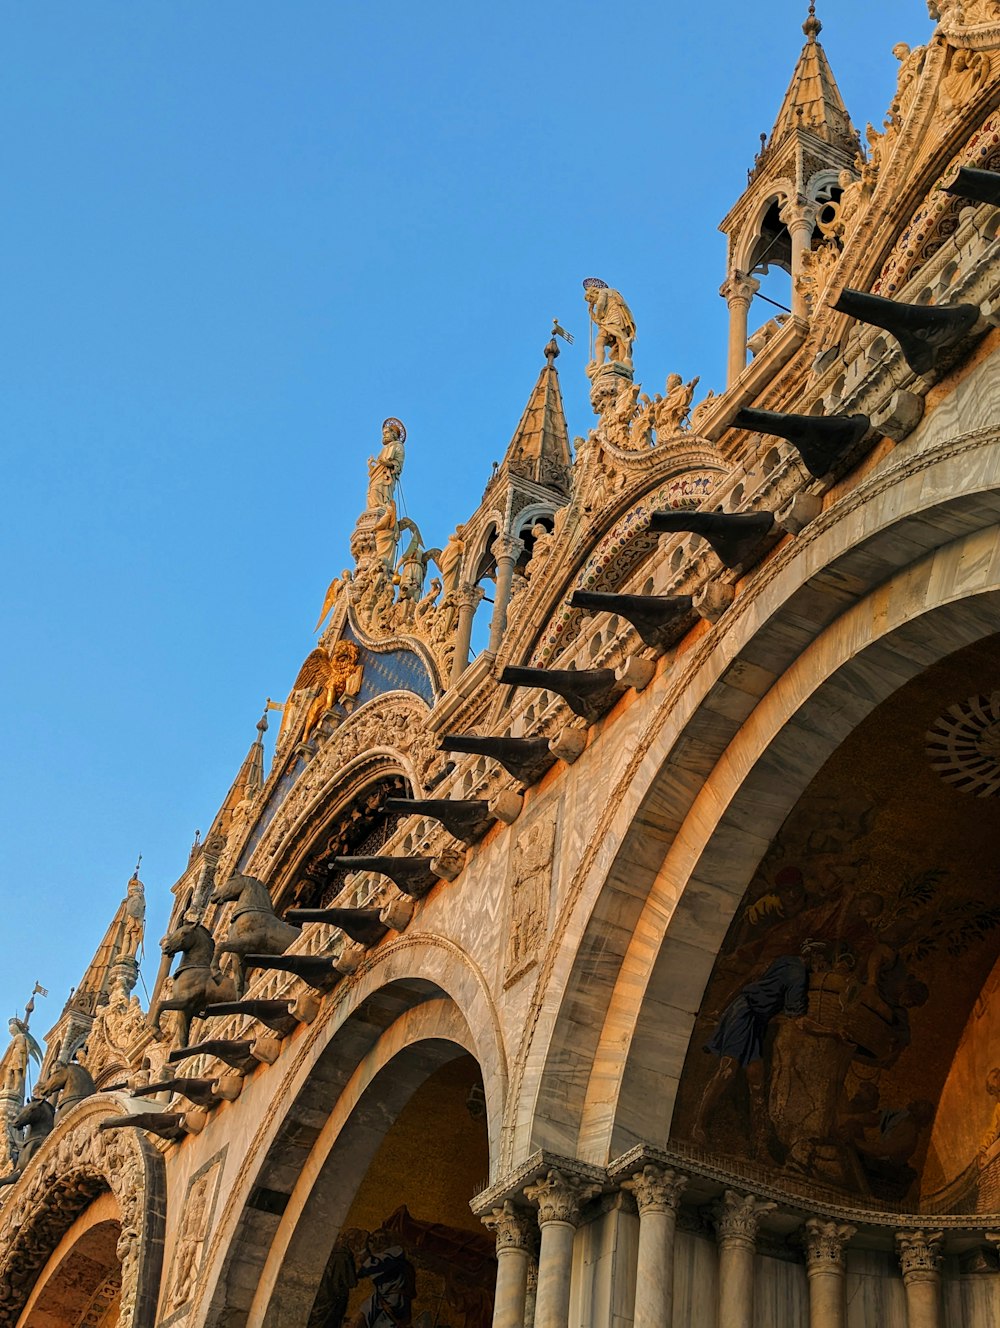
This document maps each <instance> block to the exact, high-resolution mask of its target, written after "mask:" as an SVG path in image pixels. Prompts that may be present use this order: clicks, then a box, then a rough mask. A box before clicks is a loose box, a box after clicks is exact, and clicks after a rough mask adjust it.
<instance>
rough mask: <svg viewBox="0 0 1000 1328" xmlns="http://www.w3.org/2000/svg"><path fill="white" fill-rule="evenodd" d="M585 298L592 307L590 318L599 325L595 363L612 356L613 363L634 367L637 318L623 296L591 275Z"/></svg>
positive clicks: (587, 282)
mask: <svg viewBox="0 0 1000 1328" xmlns="http://www.w3.org/2000/svg"><path fill="white" fill-rule="evenodd" d="M583 289H584V292H585V296H584V298H585V299H586V301H587V304H588V305H589V307H590V318H591V321H592V322H593V323H594V325H595V326H596V328H597V339H596V340H595V342H594V361H593V362H594V364H596V365H597V366H598V367H600V366H601V365H602V364H604V362H605V358H606V357H609V358H610V359H611V360H612V362H617V363H619V364H623V365H625V366H626V368H629V369H631V367H632V343H633V341H635V319H634V318H633V317H632V310H631V309H630V308H629V307H628V305H627V304H626V303H625V301H624V300H623V299H622V297H621V295H619V293H618V292H617V291H616V290H612V289H611V287H610V286H609V285H608V284H607V282H604V281H601V280H600V278H598V277H588V278H587V279H586V281H585V282H584V283H583Z"/></svg>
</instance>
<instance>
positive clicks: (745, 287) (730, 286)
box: [719, 268, 760, 307]
mask: <svg viewBox="0 0 1000 1328" xmlns="http://www.w3.org/2000/svg"><path fill="white" fill-rule="evenodd" d="M759 290H760V282H759V281H758V280H757V278H756V277H751V276H750V274H749V273H748V272H740V271H738V270H737V269H735V268H734V270H733V271H732V272H730V274H729V276H728V277H727V279H726V280H725V281H724V282H723V283H722V286H721V287H720V289H719V294H720V295H721V296H722V298H723V299H724V300H725V301H726V302H727V303H728V304H729V306H730V307H732V306H733V305H734V304H745V305H747V306H748V307H749V305H750V301H751V300H752V299H753V297H754V296H755V295H756V294H757V292H758V291H759Z"/></svg>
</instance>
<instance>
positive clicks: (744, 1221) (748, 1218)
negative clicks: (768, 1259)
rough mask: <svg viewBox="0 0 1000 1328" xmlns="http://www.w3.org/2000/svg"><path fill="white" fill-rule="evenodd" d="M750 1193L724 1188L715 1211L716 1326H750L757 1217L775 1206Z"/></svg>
mask: <svg viewBox="0 0 1000 1328" xmlns="http://www.w3.org/2000/svg"><path fill="white" fill-rule="evenodd" d="M775 1207H776V1205H775V1204H773V1203H765V1202H764V1201H763V1200H761V1199H757V1198H755V1196H754V1195H752V1194H737V1193H736V1192H735V1191H734V1190H727V1191H726V1192H725V1194H724V1195H723V1196H722V1199H721V1200H720V1201H719V1204H718V1208H717V1210H716V1221H715V1225H716V1233H717V1238H718V1243H719V1328H753V1296H754V1272H755V1268H754V1260H755V1254H756V1242H757V1228H758V1226H759V1224H760V1219H761V1216H762V1215H763V1214H764V1213H767V1212H770V1211H771V1209H773V1208H775Z"/></svg>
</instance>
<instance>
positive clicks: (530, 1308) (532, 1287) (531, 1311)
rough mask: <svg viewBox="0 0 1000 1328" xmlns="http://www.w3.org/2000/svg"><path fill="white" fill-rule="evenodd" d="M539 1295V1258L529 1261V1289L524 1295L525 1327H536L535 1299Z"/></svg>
mask: <svg viewBox="0 0 1000 1328" xmlns="http://www.w3.org/2000/svg"><path fill="white" fill-rule="evenodd" d="M537 1297H538V1260H537V1259H530V1260H529V1261H528V1290H527V1294H526V1295H525V1297H524V1328H535V1300H536V1299H537Z"/></svg>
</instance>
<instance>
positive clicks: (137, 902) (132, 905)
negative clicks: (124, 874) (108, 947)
mask: <svg viewBox="0 0 1000 1328" xmlns="http://www.w3.org/2000/svg"><path fill="white" fill-rule="evenodd" d="M124 924H125V925H124V927H123V928H122V939H121V943H120V945H119V947H118V955H117V958H119V959H135V957H136V956H137V955H138V953H139V946H140V945H141V944H142V937H143V931H144V929H145V924H146V893H145V887H144V886H143V884H142V881H140V880H139V868H138V867H136V869H135V871H134V872H133V873H132V877H131V879H130V881H129V883H128V887H127V892H126V895H125V918H124Z"/></svg>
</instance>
